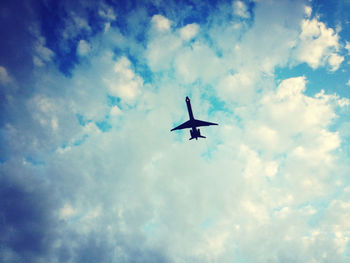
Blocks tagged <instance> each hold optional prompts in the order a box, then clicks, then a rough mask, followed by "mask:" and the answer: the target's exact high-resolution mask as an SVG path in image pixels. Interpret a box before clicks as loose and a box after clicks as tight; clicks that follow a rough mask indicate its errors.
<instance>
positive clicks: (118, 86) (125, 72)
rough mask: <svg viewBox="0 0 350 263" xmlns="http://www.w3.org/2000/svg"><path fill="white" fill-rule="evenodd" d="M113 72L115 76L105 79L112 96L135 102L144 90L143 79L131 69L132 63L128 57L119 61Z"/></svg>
mask: <svg viewBox="0 0 350 263" xmlns="http://www.w3.org/2000/svg"><path fill="white" fill-rule="evenodd" d="M113 70H114V72H115V75H114V76H111V78H105V79H104V81H105V82H106V83H107V85H108V87H109V91H110V93H111V95H113V96H117V97H120V98H122V99H124V100H126V101H128V102H130V101H132V100H134V99H135V98H136V96H137V95H138V94H139V93H140V91H141V89H142V85H143V80H142V78H141V77H140V76H138V75H136V74H135V73H134V71H133V70H132V69H131V63H130V61H129V60H128V59H127V58H126V57H121V58H120V59H119V60H117V61H116V63H115V64H114V67H113Z"/></svg>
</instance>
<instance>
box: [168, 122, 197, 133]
mask: <svg viewBox="0 0 350 263" xmlns="http://www.w3.org/2000/svg"><path fill="white" fill-rule="evenodd" d="M187 128H192V122H191V120H189V121H186V122H184V123H183V124H181V125H179V126H177V127H175V128H174V129H171V130H170V131H175V130H181V129H187Z"/></svg>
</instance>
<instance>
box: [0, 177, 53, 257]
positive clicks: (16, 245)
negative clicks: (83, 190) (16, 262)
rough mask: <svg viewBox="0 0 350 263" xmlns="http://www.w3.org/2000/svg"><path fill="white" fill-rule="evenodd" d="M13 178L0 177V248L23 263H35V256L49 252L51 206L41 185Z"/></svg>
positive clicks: (47, 195) (50, 241)
mask: <svg viewBox="0 0 350 263" xmlns="http://www.w3.org/2000/svg"><path fill="white" fill-rule="evenodd" d="M11 177H12V178H11ZM13 177H14V178H17V177H16V176H10V175H4V174H2V175H1V177H0V218H1V224H0V232H1V235H0V247H2V248H5V249H8V250H10V251H12V252H13V253H15V254H16V255H17V256H19V258H20V259H21V260H23V262H37V258H38V257H39V256H45V255H47V254H48V253H49V252H50V250H51V245H52V242H53V240H54V229H55V220H54V218H53V217H52V215H51V209H53V208H54V206H53V204H52V203H51V200H52V199H51V198H48V197H50V195H49V194H48V192H46V191H45V190H44V188H43V187H42V184H41V183H38V182H34V181H32V180H29V179H25V178H21V179H19V178H17V179H14V178H13ZM20 180H21V181H20ZM28 184H29V185H28ZM29 189H30V190H29ZM44 196H45V198H43V197H44ZM1 257H2V256H1V255H0V261H2V259H1ZM2 262H4V261H2Z"/></svg>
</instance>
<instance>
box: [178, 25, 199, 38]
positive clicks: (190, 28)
mask: <svg viewBox="0 0 350 263" xmlns="http://www.w3.org/2000/svg"><path fill="white" fill-rule="evenodd" d="M198 31H199V25H198V24H195V23H193V24H188V25H186V26H184V27H183V28H181V29H180V36H181V38H182V39H183V40H185V41H188V40H190V39H192V38H194V37H195V36H196V35H197V33H198Z"/></svg>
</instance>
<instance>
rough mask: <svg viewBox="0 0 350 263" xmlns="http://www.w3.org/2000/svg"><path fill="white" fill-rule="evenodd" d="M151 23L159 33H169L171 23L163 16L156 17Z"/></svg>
mask: <svg viewBox="0 0 350 263" xmlns="http://www.w3.org/2000/svg"><path fill="white" fill-rule="evenodd" d="M151 22H152V23H153V25H154V26H155V27H156V29H157V30H159V31H169V30H170V26H171V21H170V20H169V19H167V18H166V17H164V16H162V15H154V16H153V17H152V20H151Z"/></svg>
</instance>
